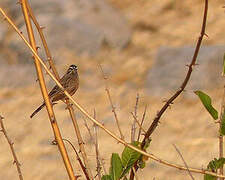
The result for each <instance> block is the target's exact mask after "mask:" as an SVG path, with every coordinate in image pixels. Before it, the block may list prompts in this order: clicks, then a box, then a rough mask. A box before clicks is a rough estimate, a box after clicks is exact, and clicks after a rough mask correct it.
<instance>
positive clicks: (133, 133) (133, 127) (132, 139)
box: [131, 93, 140, 142]
mask: <svg viewBox="0 0 225 180" xmlns="http://www.w3.org/2000/svg"><path fill="white" fill-rule="evenodd" d="M138 102H139V93H137V97H136V102H135V106H134V122H133V124H132V127H131V142H133V141H135V134H136V133H135V132H136V122H138V120H137V119H138V117H137V109H138ZM132 115H133V114H132ZM139 126H140V125H139Z"/></svg>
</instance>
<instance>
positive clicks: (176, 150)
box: [173, 144, 194, 180]
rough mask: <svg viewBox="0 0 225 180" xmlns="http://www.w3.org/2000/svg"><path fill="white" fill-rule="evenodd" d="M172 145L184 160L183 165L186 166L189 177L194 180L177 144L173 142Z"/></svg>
mask: <svg viewBox="0 0 225 180" xmlns="http://www.w3.org/2000/svg"><path fill="white" fill-rule="evenodd" d="M173 147H174V148H175V150H176V151H177V153H178V154H179V155H180V157H181V159H182V161H183V162H184V165H185V167H186V168H187V171H188V174H189V175H190V177H191V179H192V180H194V177H193V176H192V174H191V172H190V170H189V168H188V165H187V163H186V162H185V160H184V158H183V156H182V154H181V152H180V151H179V149H178V148H177V146H176V145H175V144H173Z"/></svg>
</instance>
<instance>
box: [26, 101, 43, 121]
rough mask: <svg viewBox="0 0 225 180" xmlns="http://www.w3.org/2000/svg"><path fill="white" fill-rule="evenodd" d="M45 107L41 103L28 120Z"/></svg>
mask: <svg viewBox="0 0 225 180" xmlns="http://www.w3.org/2000/svg"><path fill="white" fill-rule="evenodd" d="M43 107H45V103H43V104H42V105H41V106H39V107H38V108H37V109H36V110H35V111H34V112H33V113H32V114H31V115H30V118H32V117H33V116H34V115H35V114H37V113H38V112H39V111H40V110H42V108H43Z"/></svg>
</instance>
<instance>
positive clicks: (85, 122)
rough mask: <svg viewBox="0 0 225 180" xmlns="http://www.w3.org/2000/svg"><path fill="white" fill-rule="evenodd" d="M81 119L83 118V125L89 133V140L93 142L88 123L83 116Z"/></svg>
mask: <svg viewBox="0 0 225 180" xmlns="http://www.w3.org/2000/svg"><path fill="white" fill-rule="evenodd" d="M83 120H84V126H85V127H86V129H87V131H88V134H89V136H90V138H91V141H92V142H93V143H94V137H93V135H92V133H91V130H90V128H89V126H88V124H87V121H86V119H85V118H83Z"/></svg>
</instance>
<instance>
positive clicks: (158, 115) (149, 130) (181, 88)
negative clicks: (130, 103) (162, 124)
mask: <svg viewBox="0 0 225 180" xmlns="http://www.w3.org/2000/svg"><path fill="white" fill-rule="evenodd" d="M207 13H208V0H205V9H204V16H203V22H202V28H201V35H200V36H199V38H198V42H197V45H196V48H195V52H194V55H193V58H192V61H191V63H190V65H189V68H188V72H187V75H186V77H185V79H184V81H183V83H182V84H181V86H180V88H179V90H178V91H177V92H176V93H175V94H174V95H173V96H172V97H171V98H170V99H169V100H168V101H167V102H166V103H165V104H164V106H163V107H162V108H161V110H160V111H159V112H158V113H157V115H156V117H155V118H154V121H153V123H152V124H151V126H150V127H149V128H148V131H147V133H146V134H145V137H144V140H143V141H142V145H141V147H144V145H145V141H146V140H147V139H148V138H149V137H150V136H151V134H152V133H153V132H154V130H155V128H156V127H157V126H158V123H159V120H160V118H161V116H162V115H163V113H164V112H165V111H166V110H167V108H168V107H169V106H170V105H171V104H172V103H173V101H174V100H175V99H176V98H177V97H178V96H179V95H180V94H181V93H182V92H183V91H184V89H185V87H186V85H187V83H188V81H189V79H190V77H191V74H192V71H193V67H194V66H195V65H196V61H197V56H198V53H199V49H200V47H201V43H202V39H203V37H204V35H205V28H206V20H207Z"/></svg>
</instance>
